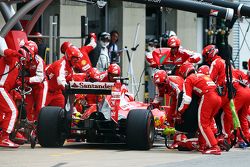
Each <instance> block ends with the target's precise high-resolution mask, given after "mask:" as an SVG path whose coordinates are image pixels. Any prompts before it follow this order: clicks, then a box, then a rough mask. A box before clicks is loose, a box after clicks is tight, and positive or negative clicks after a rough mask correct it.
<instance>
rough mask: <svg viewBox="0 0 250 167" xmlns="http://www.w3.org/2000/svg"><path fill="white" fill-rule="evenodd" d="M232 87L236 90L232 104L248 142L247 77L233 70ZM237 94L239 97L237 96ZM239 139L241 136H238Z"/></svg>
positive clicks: (249, 134)
mask: <svg viewBox="0 0 250 167" xmlns="http://www.w3.org/2000/svg"><path fill="white" fill-rule="evenodd" d="M232 72H233V86H234V88H235V89H236V95H235V97H234V104H235V107H236V111H237V114H238V117H239V120H240V125H241V129H242V132H243V134H244V136H245V137H246V138H247V139H248V140H249V141H250V133H249V124H248V112H249V106H250V100H249V97H250V88H249V87H248V85H247V79H248V78H247V76H246V74H244V73H243V72H242V71H240V70H233V71H232ZM237 94H239V95H237ZM239 138H240V139H241V136H239Z"/></svg>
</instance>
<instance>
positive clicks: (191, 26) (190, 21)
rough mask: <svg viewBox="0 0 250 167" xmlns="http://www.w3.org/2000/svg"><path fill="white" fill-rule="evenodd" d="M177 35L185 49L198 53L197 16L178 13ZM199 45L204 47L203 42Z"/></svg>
mask: <svg viewBox="0 0 250 167" xmlns="http://www.w3.org/2000/svg"><path fill="white" fill-rule="evenodd" d="M177 35H178V37H179V38H180V39H181V41H182V43H181V45H182V46H183V47H184V48H186V49H190V50H193V51H197V46H198V45H197V44H198V43H197V14H195V13H190V12H184V11H180V10H178V11H177ZM199 43H200V45H202V43H203V41H200V42H199Z"/></svg>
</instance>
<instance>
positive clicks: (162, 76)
mask: <svg viewBox="0 0 250 167" xmlns="http://www.w3.org/2000/svg"><path fill="white" fill-rule="evenodd" d="M166 78H167V73H166V71H164V70H159V71H157V72H156V73H155V74H154V83H155V84H162V83H165V82H166Z"/></svg>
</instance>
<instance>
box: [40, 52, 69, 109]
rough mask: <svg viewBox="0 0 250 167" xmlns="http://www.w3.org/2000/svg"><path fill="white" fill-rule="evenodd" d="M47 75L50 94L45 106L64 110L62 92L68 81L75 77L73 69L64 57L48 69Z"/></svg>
mask: <svg viewBox="0 0 250 167" xmlns="http://www.w3.org/2000/svg"><path fill="white" fill-rule="evenodd" d="M46 75H47V76H48V94H47V98H46V103H45V105H46V106H58V107H61V108H64V106H65V99H64V95H63V92H62V91H63V90H64V89H65V85H66V84H67V81H70V80H71V78H72V76H73V68H72V67H71V66H70V64H69V62H68V61H67V60H66V58H65V56H64V57H62V58H61V59H59V60H57V61H55V62H54V63H52V64H50V65H49V66H48V67H47V68H46Z"/></svg>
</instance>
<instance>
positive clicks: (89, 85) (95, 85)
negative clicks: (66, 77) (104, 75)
mask: <svg viewBox="0 0 250 167" xmlns="http://www.w3.org/2000/svg"><path fill="white" fill-rule="evenodd" d="M113 86H114V83H112V82H75V81H71V82H70V88H71V89H99V90H100V89H102V90H112V87H113Z"/></svg>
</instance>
